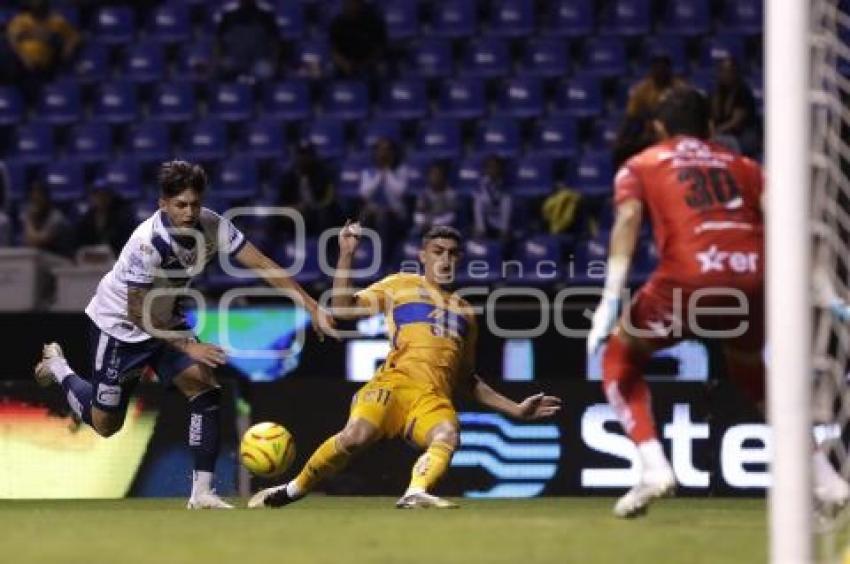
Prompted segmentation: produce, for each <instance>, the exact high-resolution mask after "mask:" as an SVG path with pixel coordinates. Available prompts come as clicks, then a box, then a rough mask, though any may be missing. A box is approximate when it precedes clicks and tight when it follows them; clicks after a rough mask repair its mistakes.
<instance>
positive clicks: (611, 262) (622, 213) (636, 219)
mask: <svg viewBox="0 0 850 564" xmlns="http://www.w3.org/2000/svg"><path fill="white" fill-rule="evenodd" d="M642 220H643V204H642V203H641V201H640V200H638V199H637V198H629V199H627V200H625V201H623V202H622V203H620V204H619V205H618V206H617V216H616V218H615V220H614V228H613V230H612V231H611V243H610V245H609V249H608V268H607V274H606V276H605V290H604V291H603V293H602V299H601V300H600V302H599V306H598V307H597V308H596V311H595V312H594V313H593V323H592V324H591V326H590V334H589V335H588V336H587V351H588V352H589V353H590V354H594V353H595V352H596V350H597V349H598V348H599V345H601V344H602V342H603V341H605V340H606V339H607V338H608V335H610V334H611V331H612V330H613V329H614V325H615V324H616V322H617V316H618V312H619V309H620V299H621V296H622V294H623V289H624V288H625V287H626V279H627V277H628V275H629V268H631V264H632V257H633V256H634V253H635V247H636V246H637V240H638V234H639V233H640V224H641V221H642Z"/></svg>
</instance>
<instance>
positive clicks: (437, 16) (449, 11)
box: [431, 0, 478, 39]
mask: <svg viewBox="0 0 850 564" xmlns="http://www.w3.org/2000/svg"><path fill="white" fill-rule="evenodd" d="M432 12H433V13H432V16H431V35H433V36H435V37H446V38H451V39H459V38H465V37H471V36H473V35H475V32H476V30H477V29H478V14H477V13H476V7H475V2H470V1H469V0H441V1H439V2H436V3H435V4H434V6H433V9H432Z"/></svg>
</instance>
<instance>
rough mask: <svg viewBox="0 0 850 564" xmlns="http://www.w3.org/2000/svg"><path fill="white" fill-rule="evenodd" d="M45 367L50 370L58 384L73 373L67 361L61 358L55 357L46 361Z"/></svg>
mask: <svg viewBox="0 0 850 564" xmlns="http://www.w3.org/2000/svg"><path fill="white" fill-rule="evenodd" d="M47 366H48V368H50V371H51V372H52V373H53V376H54V377H55V378H56V381H57V382H59V383H60V384H61V383H62V381H63V380H64V379H65V378H67V377H68V376H70V375H71V374H73V373H74V371H73V370H71V367H70V366H68V361H67V360H65V359H64V358H63V357H61V356H57V357H54V358H51V359H50V360H48V361H47Z"/></svg>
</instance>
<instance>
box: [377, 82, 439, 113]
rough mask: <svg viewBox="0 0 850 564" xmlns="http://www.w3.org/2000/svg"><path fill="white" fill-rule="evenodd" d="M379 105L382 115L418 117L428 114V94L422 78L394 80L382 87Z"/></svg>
mask: <svg viewBox="0 0 850 564" xmlns="http://www.w3.org/2000/svg"><path fill="white" fill-rule="evenodd" d="M378 107H379V108H380V112H381V115H382V116H386V117H390V118H395V119H418V118H423V117H425V116H427V115H428V94H427V93H426V90H425V82H424V81H423V80H422V79H417V78H406V79H401V80H394V81H392V82H390V83H388V84H385V85H384V86H383V87H382V90H381V94H380V98H379V102H378Z"/></svg>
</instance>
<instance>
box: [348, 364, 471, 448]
mask: <svg viewBox="0 0 850 564" xmlns="http://www.w3.org/2000/svg"><path fill="white" fill-rule="evenodd" d="M350 419H365V420H366V421H368V422H370V423H371V424H372V425H374V426H375V427H377V428H378V429H380V430H381V434H382V436H383V437H385V438H393V437H398V436H401V437H403V438H404V439H405V440H406V441H408V442H411V443H413V444H415V445H417V446H419V447H420V448H423V449H424V448H427V446H428V443H427V441H426V438H427V436H428V432H429V431H431V429H433V428H434V426H435V425H437V424H439V423H444V422H446V423H451V424H453V425H454V426H455V427H457V426H458V421H457V413H455V409H454V406H452V402H451V401H450V400H449V399H448V398H446V397H444V396H443V395H441V394H438V393H436V392H434V390H433V389H431V388H430V387H429V386H427V385H426V384H423V383H420V382H417V381H416V380H413V379H411V378H410V377H409V376H407V375H405V374H402V373H401V372H396V371H386V372H381V373H380V374H378V375H376V376H375V377H374V378H372V380H371V381H370V382H369V383H368V384H366V385H365V386H363V387H362V388H360V390H359V391H358V392H357V393H356V394H354V398H353V399H352V402H351V416H350Z"/></svg>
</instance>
